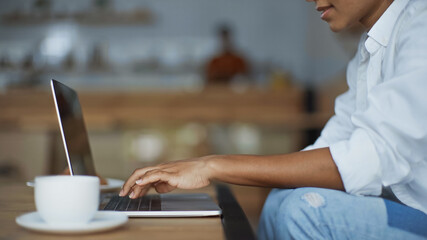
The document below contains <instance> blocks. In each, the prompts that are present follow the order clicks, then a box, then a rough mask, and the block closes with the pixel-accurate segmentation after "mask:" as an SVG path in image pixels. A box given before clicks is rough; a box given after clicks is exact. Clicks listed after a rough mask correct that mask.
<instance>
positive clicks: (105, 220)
mask: <svg viewBox="0 0 427 240" xmlns="http://www.w3.org/2000/svg"><path fill="white" fill-rule="evenodd" d="M127 221H128V217H127V215H126V214H124V213H121V212H110V211H98V212H97V213H96V214H95V218H94V219H92V221H90V222H89V223H87V224H84V225H69V226H68V225H61V226H55V225H50V224H47V223H46V222H45V221H43V220H42V219H41V217H40V215H39V214H38V212H31V213H26V214H23V215H21V216H19V217H17V218H16V223H17V224H18V225H19V226H21V227H23V228H27V229H30V230H34V231H38V232H47V233H59V234H83V233H93V232H100V231H105V230H109V229H114V228H116V227H119V226H121V225H123V224H125V223H126V222H127Z"/></svg>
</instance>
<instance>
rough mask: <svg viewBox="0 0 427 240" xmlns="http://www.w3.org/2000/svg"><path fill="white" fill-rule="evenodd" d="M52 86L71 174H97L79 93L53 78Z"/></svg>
mask: <svg viewBox="0 0 427 240" xmlns="http://www.w3.org/2000/svg"><path fill="white" fill-rule="evenodd" d="M51 87H52V94H53V98H54V100H55V107H56V113H57V116H58V121H59V126H60V129H61V135H62V141H63V142H64V148H65V153H66V156H67V161H68V166H69V168H70V173H71V175H95V166H94V163H93V159H92V154H91V151H90V146H89V139H88V135H87V132H86V127H85V123H84V120H83V114H82V110H81V107H80V102H79V99H78V96H77V93H76V92H75V91H74V90H73V89H71V88H69V87H67V86H66V85H64V84H62V83H60V82H58V81H56V80H53V79H52V81H51Z"/></svg>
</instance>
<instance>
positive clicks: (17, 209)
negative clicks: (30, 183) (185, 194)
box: [0, 183, 225, 240]
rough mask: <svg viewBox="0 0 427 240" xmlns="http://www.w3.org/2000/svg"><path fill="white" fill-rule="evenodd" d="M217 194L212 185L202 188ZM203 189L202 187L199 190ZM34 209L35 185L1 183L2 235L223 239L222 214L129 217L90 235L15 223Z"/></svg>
mask: <svg viewBox="0 0 427 240" xmlns="http://www.w3.org/2000/svg"><path fill="white" fill-rule="evenodd" d="M203 191H204V192H207V193H209V194H212V193H213V194H215V193H214V191H213V190H212V188H211V189H210V190H209V189H208V190H205V189H204V190H203ZM199 192H200V191H199ZM31 211H35V204H34V197H33V189H32V188H29V187H26V186H25V184H24V183H8V184H4V183H3V184H0V239H8V240H15V239H29V240H38V239H43V240H50V239H52V240H53V239H55V240H56V239H76V238H79V239H81V240H84V239H100V240H109V239H114V240H116V239H129V240H131V239H224V238H225V236H224V231H223V226H222V223H221V218H219V217H207V218H130V219H129V221H128V223H127V224H126V225H125V226H123V227H120V228H117V229H114V230H111V231H108V232H100V233H94V234H87V235H54V234H45V233H38V232H33V231H29V230H26V229H24V228H22V227H20V226H18V225H17V224H16V223H15V218H16V217H18V216H19V215H21V214H24V213H27V212H31Z"/></svg>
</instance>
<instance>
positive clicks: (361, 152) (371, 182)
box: [329, 129, 382, 196]
mask: <svg viewBox="0 0 427 240" xmlns="http://www.w3.org/2000/svg"><path fill="white" fill-rule="evenodd" d="M329 149H330V152H331V155H332V158H333V160H334V161H335V164H336V165H337V167H338V171H339V172H340V175H341V179H342V181H343V183H344V188H345V190H346V192H348V193H350V194H354V195H373V196H379V195H380V194H381V188H382V183H381V166H380V159H379V157H378V154H377V151H376V149H375V145H374V144H373V142H372V140H371V138H370V137H369V135H368V134H367V133H366V132H365V131H364V130H363V129H357V130H355V131H354V132H353V134H352V135H351V137H350V139H349V140H344V141H340V142H337V143H334V144H332V145H330V146H329Z"/></svg>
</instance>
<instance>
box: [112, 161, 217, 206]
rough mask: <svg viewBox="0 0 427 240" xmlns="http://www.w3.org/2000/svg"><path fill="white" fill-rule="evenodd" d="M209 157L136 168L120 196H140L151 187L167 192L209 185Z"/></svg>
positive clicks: (210, 173) (159, 191)
mask: <svg viewBox="0 0 427 240" xmlns="http://www.w3.org/2000/svg"><path fill="white" fill-rule="evenodd" d="M209 158H210V157H209V156H207V157H202V158H195V159H190V160H182V161H175V162H170V163H165V164H160V165H157V166H152V167H145V168H140V169H136V170H135V171H134V172H133V174H132V175H131V176H130V177H129V179H128V180H127V181H126V183H125V184H124V185H123V188H122V190H121V191H120V196H126V195H129V197H130V198H133V199H134V198H138V197H141V196H143V195H145V194H146V193H147V192H148V190H149V189H150V188H151V187H154V188H155V189H156V191H157V192H158V193H166V192H170V191H172V190H174V189H176V188H180V189H196V188H202V187H205V186H208V185H209V183H210V179H211V177H212V171H211V169H210V168H209V166H208V160H209Z"/></svg>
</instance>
